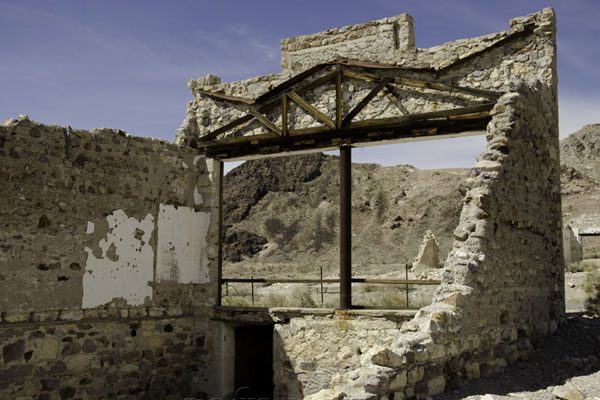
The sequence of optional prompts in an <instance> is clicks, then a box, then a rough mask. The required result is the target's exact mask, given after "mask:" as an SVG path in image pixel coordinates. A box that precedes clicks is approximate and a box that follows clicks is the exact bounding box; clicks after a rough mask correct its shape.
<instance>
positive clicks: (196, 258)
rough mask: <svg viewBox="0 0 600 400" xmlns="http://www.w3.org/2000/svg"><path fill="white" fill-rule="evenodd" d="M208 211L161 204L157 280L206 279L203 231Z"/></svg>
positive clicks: (194, 280)
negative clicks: (196, 210)
mask: <svg viewBox="0 0 600 400" xmlns="http://www.w3.org/2000/svg"><path fill="white" fill-rule="evenodd" d="M209 224H210V213H207V212H201V211H200V212H195V211H194V209H192V208H189V207H178V208H175V207H174V206H171V205H165V204H161V205H160V206H159V211H158V249H157V265H156V277H157V280H158V281H159V282H160V281H169V282H179V283H208V281H209V279H208V257H207V256H206V246H207V243H206V235H207V233H208V227H209Z"/></svg>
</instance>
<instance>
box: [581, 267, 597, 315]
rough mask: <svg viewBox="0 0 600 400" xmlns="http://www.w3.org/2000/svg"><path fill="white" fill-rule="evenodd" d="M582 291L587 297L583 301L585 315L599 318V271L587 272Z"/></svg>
mask: <svg viewBox="0 0 600 400" xmlns="http://www.w3.org/2000/svg"><path fill="white" fill-rule="evenodd" d="M583 290H584V291H585V293H586V294H587V295H588V297H587V299H586V301H585V310H586V313H587V314H588V315H590V316H593V317H600V269H597V270H595V271H593V272H589V273H588V275H587V277H586V278H585V281H584V283H583Z"/></svg>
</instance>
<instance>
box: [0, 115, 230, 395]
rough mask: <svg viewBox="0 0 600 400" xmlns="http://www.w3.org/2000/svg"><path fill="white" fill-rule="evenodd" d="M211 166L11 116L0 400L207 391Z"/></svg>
mask: <svg viewBox="0 0 600 400" xmlns="http://www.w3.org/2000/svg"><path fill="white" fill-rule="evenodd" d="M219 165H220V164H219V163H217V162H214V161H207V160H206V159H204V158H203V157H201V156H198V155H197V154H195V152H194V151H193V150H192V149H184V148H180V147H178V146H175V145H173V144H169V143H166V142H163V141H159V140H153V139H147V138H139V137H133V136H130V135H127V134H126V133H125V132H122V131H118V130H110V129H97V130H93V131H82V130H74V129H71V128H69V127H59V126H46V125H42V124H39V123H36V122H33V121H30V120H29V119H28V118H27V117H26V116H21V117H20V118H19V119H15V120H9V121H5V126H2V127H0V182H1V185H2V189H3V190H2V193H1V194H0V197H1V200H2V201H1V202H0V204H1V205H0V221H1V224H2V229H1V230H0V242H1V245H0V293H2V296H0V349H1V350H2V362H1V363H0V397H1V398H18V397H20V396H21V397H22V396H34V395H37V394H41V397H37V398H42V399H43V398H47V399H50V398H52V399H54V398H58V397H59V396H60V398H62V399H68V398H107V397H108V398H116V397H123V398H142V397H143V398H157V399H158V398H161V399H162V398H181V397H182V396H188V395H198V394H201V393H202V392H205V391H208V390H210V386H211V384H210V383H207V382H208V380H209V379H211V376H212V375H211V374H212V370H211V368H210V367H209V364H212V363H214V361H213V360H214V355H213V354H212V353H211V346H212V344H211V343H212V341H213V340H212V335H211V334H212V332H213V331H214V329H212V328H211V329H209V322H208V321H209V319H210V316H211V313H212V309H211V306H213V305H214V304H215V302H216V293H217V284H216V281H217V259H216V257H217V253H218V252H217V246H216V241H217V232H218V208H217V205H218V201H217V200H218V180H219V177H220V171H219V169H218V168H219ZM127 396H129V397H127Z"/></svg>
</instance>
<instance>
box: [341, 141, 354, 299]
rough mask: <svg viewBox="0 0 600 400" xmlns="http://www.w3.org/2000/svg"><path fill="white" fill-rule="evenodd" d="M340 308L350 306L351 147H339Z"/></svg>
mask: <svg viewBox="0 0 600 400" xmlns="http://www.w3.org/2000/svg"><path fill="white" fill-rule="evenodd" d="M340 308H341V309H350V308H352V148H351V147H350V146H342V147H340Z"/></svg>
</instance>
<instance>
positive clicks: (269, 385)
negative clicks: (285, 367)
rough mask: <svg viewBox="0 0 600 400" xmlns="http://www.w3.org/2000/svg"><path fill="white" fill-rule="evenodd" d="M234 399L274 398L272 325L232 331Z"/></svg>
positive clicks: (239, 328)
mask: <svg viewBox="0 0 600 400" xmlns="http://www.w3.org/2000/svg"><path fill="white" fill-rule="evenodd" d="M234 385H235V398H236V399H244V398H245V399H257V400H259V399H269V400H270V399H273V391H274V386H273V326H272V325H256V326H240V327H237V328H235V378H234Z"/></svg>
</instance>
